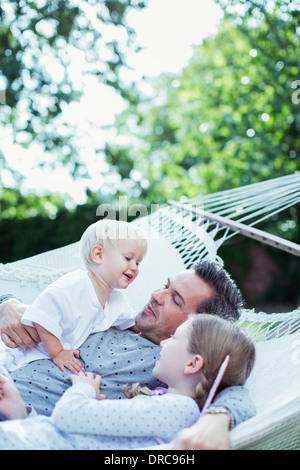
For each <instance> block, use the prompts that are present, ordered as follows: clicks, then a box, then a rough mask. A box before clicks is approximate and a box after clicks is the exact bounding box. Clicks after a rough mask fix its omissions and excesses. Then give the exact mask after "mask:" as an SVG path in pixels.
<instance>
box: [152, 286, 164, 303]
mask: <svg viewBox="0 0 300 470" xmlns="http://www.w3.org/2000/svg"><path fill="white" fill-rule="evenodd" d="M152 298H153V299H154V300H155V301H156V302H157V303H158V304H159V305H161V304H162V303H163V299H164V294H163V290H162V289H157V290H155V291H154V292H153V293H152Z"/></svg>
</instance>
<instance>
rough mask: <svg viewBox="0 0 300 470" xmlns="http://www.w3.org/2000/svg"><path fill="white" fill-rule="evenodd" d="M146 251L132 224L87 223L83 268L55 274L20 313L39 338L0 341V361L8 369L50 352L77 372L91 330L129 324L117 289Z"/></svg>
mask: <svg viewBox="0 0 300 470" xmlns="http://www.w3.org/2000/svg"><path fill="white" fill-rule="evenodd" d="M146 250H147V242H146V239H145V236H144V234H143V233H142V231H141V230H140V229H139V227H137V226H136V225H134V224H129V223H127V222H122V221H115V220H108V219H103V220H100V221H98V222H96V223H94V224H92V225H90V226H89V227H88V228H87V229H86V231H85V232H84V233H83V235H82V237H81V241H80V251H81V257H82V259H83V262H84V263H85V266H86V270H77V271H72V272H70V273H68V274H66V275H64V276H62V277H61V278H59V279H58V280H57V281H55V282H54V283H53V284H51V285H50V286H49V287H47V288H46V289H45V290H44V291H43V292H42V293H41V294H40V295H39V296H38V297H37V299H36V300H35V302H34V303H33V304H32V305H30V306H29V307H28V308H27V310H26V311H25V313H24V315H23V317H22V323H24V324H26V325H30V326H34V327H35V328H36V329H37V332H38V334H39V337H40V339H41V341H42V343H39V344H38V345H37V347H36V348H33V349H30V350H24V349H22V348H16V349H11V348H9V347H5V348H4V349H3V346H2V353H1V354H0V363H1V362H2V363H3V365H5V367H6V369H7V370H8V371H9V372H10V371H12V370H15V369H17V368H19V367H21V366H23V365H25V364H28V363H29V362H32V361H34V360H37V359H43V358H44V359H45V358H46V359H49V357H50V358H51V359H52V360H53V362H54V363H55V364H56V365H57V366H58V367H59V368H60V369H61V370H62V372H65V367H66V368H67V369H69V370H70V371H71V372H73V373H78V372H80V371H81V370H82V365H81V363H80V362H79V361H78V359H77V358H79V356H80V352H79V350H78V348H79V347H80V346H81V345H82V344H83V342H84V341H85V340H86V338H87V337H88V336H89V335H90V334H91V333H92V332H96V331H104V330H106V329H108V328H109V327H111V326H115V327H118V328H119V329H126V328H131V327H133V326H134V324H135V311H134V310H133V308H132V307H131V306H130V304H129V302H128V300H127V298H126V297H125V295H124V294H123V293H122V292H121V291H120V289H126V288H127V287H128V286H129V285H130V284H131V283H132V282H133V281H134V280H135V278H136V277H137V275H138V271H139V264H140V262H141V261H142V259H143V257H144V255H145V253H146ZM0 351H1V344H0ZM1 356H2V359H1ZM3 356H4V358H3Z"/></svg>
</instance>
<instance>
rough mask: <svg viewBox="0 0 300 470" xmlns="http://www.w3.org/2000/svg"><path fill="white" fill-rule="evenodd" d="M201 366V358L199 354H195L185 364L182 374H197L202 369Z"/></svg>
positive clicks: (202, 361)
mask: <svg viewBox="0 0 300 470" xmlns="http://www.w3.org/2000/svg"><path fill="white" fill-rule="evenodd" d="M203 364H204V360H203V357H202V356H201V355H200V354H195V356H193V358H192V359H190V360H189V361H188V362H187V364H186V366H185V369H184V373H185V374H187V375H190V374H197V373H198V372H200V370H201V369H202V368H203Z"/></svg>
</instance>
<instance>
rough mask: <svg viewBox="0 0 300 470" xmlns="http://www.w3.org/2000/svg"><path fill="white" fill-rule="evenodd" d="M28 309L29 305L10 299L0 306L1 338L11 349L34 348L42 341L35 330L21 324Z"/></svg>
mask: <svg viewBox="0 0 300 470" xmlns="http://www.w3.org/2000/svg"><path fill="white" fill-rule="evenodd" d="M26 308H27V305H25V304H22V302H20V301H19V300H17V299H8V300H5V301H4V302H2V303H1V304H0V329H1V338H2V340H3V342H4V344H6V346H8V347H10V348H16V347H17V346H21V347H22V348H34V347H35V346H36V345H37V343H38V342H39V341H40V338H39V335H38V333H37V331H36V329H35V328H33V327H31V326H26V325H22V323H21V318H22V315H23V313H24V312H25V310H26Z"/></svg>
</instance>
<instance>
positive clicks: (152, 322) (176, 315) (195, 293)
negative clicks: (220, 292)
mask: <svg viewBox="0 0 300 470" xmlns="http://www.w3.org/2000/svg"><path fill="white" fill-rule="evenodd" d="M212 295H213V290H212V289H211V287H210V286H208V285H207V284H206V283H205V282H204V281H202V279H200V277H199V276H197V274H196V273H195V271H194V270H190V271H184V272H182V273H180V274H178V275H177V276H175V277H173V278H172V279H168V282H167V284H166V285H165V286H164V287H163V288H161V289H158V290H156V291H154V292H153V294H152V296H151V299H150V300H149V302H148V304H147V305H146V306H145V307H144V309H143V310H142V311H141V312H140V313H139V314H138V315H137V317H136V321H135V323H136V326H137V328H138V329H139V331H140V332H141V335H142V336H144V337H145V338H147V339H149V340H150V341H152V342H153V343H156V344H159V343H160V342H161V341H162V340H164V339H166V338H169V337H170V335H172V334H174V332H175V330H176V328H177V327H178V326H179V325H181V324H182V323H183V322H184V321H185V320H187V318H188V316H189V315H190V314H191V313H195V312H196V307H197V305H198V304H199V303H200V302H202V301H203V300H205V299H208V298H210V297H211V296H212Z"/></svg>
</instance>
